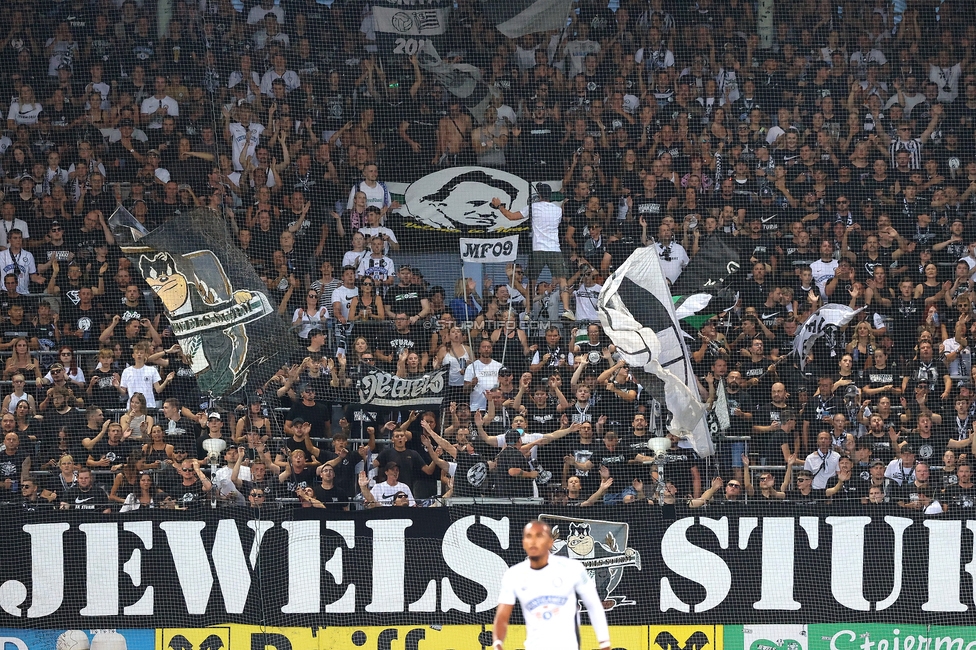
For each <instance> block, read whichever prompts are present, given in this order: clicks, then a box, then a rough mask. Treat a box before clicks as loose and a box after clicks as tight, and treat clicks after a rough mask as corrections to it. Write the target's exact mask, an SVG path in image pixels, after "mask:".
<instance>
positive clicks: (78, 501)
mask: <svg viewBox="0 0 976 650" xmlns="http://www.w3.org/2000/svg"><path fill="white" fill-rule="evenodd" d="M94 498H95V497H88V498H87V499H82V498H81V497H75V503H86V502H88V501H91V500H92V499H94Z"/></svg>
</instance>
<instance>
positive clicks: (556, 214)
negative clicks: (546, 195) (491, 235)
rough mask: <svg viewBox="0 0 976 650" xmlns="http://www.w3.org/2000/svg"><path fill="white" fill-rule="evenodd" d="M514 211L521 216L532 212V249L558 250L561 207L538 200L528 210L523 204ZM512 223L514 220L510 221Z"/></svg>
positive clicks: (552, 251) (555, 251)
mask: <svg viewBox="0 0 976 650" xmlns="http://www.w3.org/2000/svg"><path fill="white" fill-rule="evenodd" d="M516 212H518V213H520V214H521V215H522V216H523V217H528V216H529V213H530V212H531V214H532V250H533V251H536V252H545V253H558V252H559V223H560V222H561V221H562V220H563V209H562V208H561V207H559V206H558V205H557V204H555V203H548V202H545V201H538V202H536V203H533V204H532V209H531V210H529V207H528V206H525V207H523V208H521V209H519V210H516ZM512 223H513V224H514V223H516V222H512Z"/></svg>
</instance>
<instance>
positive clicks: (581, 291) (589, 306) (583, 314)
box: [573, 283, 603, 321]
mask: <svg viewBox="0 0 976 650" xmlns="http://www.w3.org/2000/svg"><path fill="white" fill-rule="evenodd" d="M602 289H603V287H602V286H601V285H599V284H594V285H593V286H592V287H587V286H585V285H583V284H582V283H580V285H579V286H578V287H576V290H575V291H573V297H574V298H575V299H576V318H577V319H579V320H588V321H599V320H600V315H599V314H598V313H597V311H596V306H597V303H598V301H599V300H600V291H601V290H602Z"/></svg>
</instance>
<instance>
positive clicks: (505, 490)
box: [494, 446, 597, 498]
mask: <svg viewBox="0 0 976 650" xmlns="http://www.w3.org/2000/svg"><path fill="white" fill-rule="evenodd" d="M513 467H518V468H519V469H521V470H522V471H523V472H529V471H531V470H532V468H531V467H529V461H527V460H526V458H525V456H523V455H522V452H520V451H519V450H518V449H516V448H515V447H514V446H508V447H505V448H504V449H502V451H501V452H500V453H499V454H498V456H496V457H495V473H494V476H495V496H497V497H508V498H526V497H531V496H532V481H531V480H529V479H528V478H524V477H521V476H509V474H508V470H509V469H511V468H513ZM592 473H594V474H596V473H597V471H596V469H593V470H592Z"/></svg>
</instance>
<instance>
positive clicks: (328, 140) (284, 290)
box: [0, 0, 976, 514]
mask: <svg viewBox="0 0 976 650" xmlns="http://www.w3.org/2000/svg"><path fill="white" fill-rule="evenodd" d="M619 5H620V6H619V8H616V9H615V10H613V11H612V10H611V9H609V8H608V7H607V3H606V2H605V1H603V2H601V1H599V0H578V3H577V4H574V10H573V13H572V14H571V15H570V21H569V25H568V27H567V28H566V29H565V30H560V31H557V32H552V33H542V34H530V35H527V36H522V37H520V38H518V39H514V40H509V39H507V38H505V37H504V36H502V35H501V34H500V33H499V32H498V31H497V30H496V29H494V27H493V26H492V25H491V24H489V22H488V21H487V20H486V18H485V17H484V16H482V15H481V14H480V13H479V7H480V6H481V3H478V2H475V1H474V0H458V2H457V7H456V8H455V10H454V11H453V13H452V17H451V22H452V25H451V29H450V30H449V33H448V38H449V40H450V50H449V51H447V52H444V53H442V54H444V55H445V56H444V58H445V60H448V61H450V62H453V63H464V64H471V65H473V66H476V67H477V68H479V69H480V70H481V72H482V75H483V79H484V81H485V82H486V83H487V84H488V86H490V87H491V88H492V89H493V90H494V95H493V98H492V100H491V102H490V106H488V107H487V108H486V109H485V110H484V111H483V112H481V111H479V112H478V113H477V114H475V113H474V112H472V111H469V110H468V108H467V107H466V106H465V105H464V103H462V102H461V101H460V100H459V99H458V98H456V97H454V96H453V95H451V94H450V93H449V92H448V91H447V90H445V89H444V88H442V87H441V86H439V85H438V84H437V83H436V82H434V81H433V80H432V79H430V78H429V76H428V75H427V74H426V73H425V71H424V69H423V67H422V66H421V63H420V61H419V59H418V58H417V56H416V55H414V56H409V57H408V56H389V55H385V54H383V53H378V52H377V51H376V50H377V47H376V41H375V38H376V35H375V33H374V32H373V30H372V28H371V26H370V25H371V19H370V15H369V9H368V5H366V4H365V3H362V2H354V1H351V0H350V1H343V0H334V2H332V3H331V5H324V4H317V3H315V2H313V1H311V0H309V1H304V0H281V2H280V4H276V3H275V2H273V1H272V0H260V1H259V2H254V0H249V1H248V2H245V3H244V5H243V6H237V5H235V4H232V3H231V2H229V1H228V0H201V1H200V2H195V1H194V2H188V1H183V0H180V1H178V2H174V3H173V14H172V15H171V16H167V18H166V20H165V21H164V22H159V21H158V20H157V12H156V11H155V3H151V2H146V3H141V2H136V1H134V0H123V1H122V2H112V1H109V0H104V1H102V2H90V1H89V0H61V1H55V0H42V1H41V2H36V3H30V2H25V1H20V0H17V1H10V2H5V3H3V5H2V6H0V18H2V21H0V24H2V27H0V62H2V65H0V103H2V104H4V105H6V115H7V124H6V131H5V135H3V137H2V138H0V167H2V179H3V182H4V193H3V198H2V204H0V217H2V222H0V248H2V250H0V269H2V276H3V277H2V279H3V290H2V292H0V310H2V315H3V321H2V323H0V351H2V352H3V354H4V355H5V358H4V362H5V367H4V370H3V380H4V383H3V386H4V393H5V394H6V397H5V398H4V400H3V405H2V417H0V429H2V433H3V436H4V440H3V447H2V448H0V501H3V502H6V503H8V504H13V505H16V506H19V505H23V507H24V508H27V509H29V510H34V509H37V510H43V509H51V508H64V509H68V508H78V509H95V510H102V511H105V512H112V511H118V510H122V511H128V510H133V509H137V508H139V507H191V506H195V505H197V504H200V503H205V502H209V501H210V500H211V499H216V500H218V501H220V502H221V503H224V504H236V505H249V506H250V507H254V508H262V507H272V504H273V502H274V501H276V500H277V501H279V502H282V503H288V504H297V506H300V507H323V508H348V507H350V504H354V507H373V506H393V505H402V506H414V505H418V506H419V505H440V504H443V503H445V501H444V500H443V497H449V496H450V497H470V498H482V497H484V498H489V497H491V498H504V499H509V498H526V499H544V500H546V501H548V502H552V503H556V504H569V505H579V506H589V505H594V504H599V503H603V504H606V505H617V504H620V505H624V504H639V503H648V504H651V505H654V504H658V503H673V502H679V503H681V502H687V503H688V505H689V506H690V507H709V506H710V507H715V506H717V505H719V504H734V503H741V502H755V501H762V502H767V501H785V502H790V503H794V504H800V505H807V504H815V505H817V506H824V507H829V504H836V503H838V502H856V503H862V504H865V506H871V505H878V504H890V505H892V506H899V507H904V508H907V509H914V510H918V511H920V512H924V513H926V514H937V513H939V512H942V511H946V510H948V511H952V510H955V509H957V508H971V507H973V504H974V500H976V499H974V497H976V487H974V485H973V481H972V465H971V463H972V461H973V453H974V451H976V450H974V449H973V445H974V443H973V441H974V440H976V435H974V424H976V399H974V398H976V394H974V383H973V364H972V354H971V347H970V346H969V342H970V341H969V339H970V337H971V336H973V334H974V332H976V319H974V313H976V310H974V304H973V303H974V287H973V285H974V271H976V220H974V213H976V140H974V137H976V67H974V66H973V65H972V51H973V46H974V45H976V23H974V22H973V18H972V15H971V12H967V11H966V10H965V9H966V3H963V2H958V1H955V0H946V1H945V2H936V3H932V2H914V1H909V2H884V1H882V0H874V1H870V2H869V1H865V2H834V1H831V0H823V1H818V0H801V1H799V2H795V3H782V4H777V6H776V12H775V16H774V19H773V20H774V24H773V25H771V26H770V30H771V33H770V34H768V35H766V36H764V38H766V39H768V43H766V42H764V41H763V40H761V39H760V35H759V34H758V32H757V16H756V15H755V11H754V7H753V5H752V3H749V2H743V1H742V0H698V1H697V2H670V1H666V0H621V1H620V2H619ZM615 6H616V4H615ZM462 165H480V166H485V167H495V168H504V169H507V170H509V171H512V172H514V173H522V172H526V171H527V170H532V173H533V174H534V177H535V178H539V174H540V170H542V171H543V172H544V174H545V176H546V177H547V178H549V179H551V180H552V181H553V182H554V183H558V182H559V181H561V185H560V187H561V191H559V190H558V188H555V187H550V185H545V184H541V185H540V186H539V187H538V196H537V198H536V199H535V202H534V203H533V204H532V206H531V211H527V210H526V208H527V207H528V206H518V205H508V206H506V205H504V204H502V203H500V202H498V201H494V200H493V201H492V202H491V204H492V206H493V207H495V208H496V210H497V211H498V213H499V214H501V215H502V216H503V217H504V218H508V219H512V220H519V219H521V218H523V217H526V216H529V217H531V231H532V241H531V244H532V245H531V248H532V252H531V254H530V255H529V257H528V262H527V264H526V265H525V266H523V265H522V264H520V263H510V264H508V265H507V266H505V268H504V272H502V271H501V270H499V272H498V274H497V276H493V275H492V274H491V273H488V274H486V276H485V279H484V281H483V282H482V281H476V280H475V279H472V278H464V277H461V278H458V280H457V282H456V285H455V286H453V287H441V286H429V284H428V283H427V282H426V281H425V279H424V271H425V270H427V271H428V273H429V272H430V269H423V268H417V267H416V265H414V266H413V267H411V266H409V265H406V264H403V263H398V262H397V257H398V256H399V255H406V254H415V253H421V252H425V250H424V249H423V248H422V247H420V248H417V246H418V244H416V243H413V242H416V241H417V239H416V238H413V239H411V238H408V237H404V230H403V228H402V223H401V218H400V216H399V215H398V212H397V211H398V208H399V207H400V205H399V203H398V201H397V198H396V197H394V196H392V195H391V192H390V190H389V187H388V184H387V182H388V180H399V179H401V178H410V179H414V178H417V177H419V176H422V175H424V174H427V173H430V172H433V171H436V170H439V169H448V168H451V167H455V166H462ZM557 192H561V194H558V193H557ZM120 205H121V206H123V207H125V208H126V209H127V210H128V211H129V212H131V214H132V215H133V216H134V217H135V219H136V220H138V221H139V222H140V223H141V224H143V225H144V226H145V227H146V228H147V229H150V230H151V229H153V228H155V227H157V226H159V225H161V224H164V223H166V221H167V220H169V219H171V218H173V217H174V216H176V215H181V214H185V213H187V212H189V211H192V210H197V209H202V210H205V211H208V212H207V213H206V214H205V215H204V216H201V217H199V218H211V219H222V220H225V221H226V222H227V224H228V227H229V229H230V231H231V232H232V233H233V235H234V237H235V238H236V240H237V242H238V245H239V248H240V249H241V250H242V251H243V252H244V254H245V255H246V256H247V258H248V259H249V260H250V261H251V263H252V265H253V266H254V268H255V270H256V271H257V273H258V274H259V276H260V277H261V279H262V280H263V281H264V282H265V284H266V287H267V291H268V294H269V295H270V296H272V297H273V298H274V299H275V300H277V302H278V305H279V310H278V311H279V314H280V315H281V317H282V318H284V319H286V320H288V321H290V322H291V323H292V324H293V332H294V336H295V337H296V345H295V349H296V352H295V353H294V354H293V355H292V358H290V359H289V360H288V363H287V364H285V365H283V367H282V368H281V369H280V370H279V371H278V372H277V373H276V374H275V376H274V377H273V378H272V379H271V380H270V381H269V382H268V383H267V384H266V385H264V386H263V387H262V388H260V389H258V390H255V391H253V392H252V393H251V394H249V395H248V396H247V397H246V398H232V399H224V400H220V401H219V402H218V403H216V404H214V403H212V402H209V401H208V400H207V398H206V396H203V395H201V394H200V390H199V388H198V386H197V384H196V380H195V377H194V374H193V372H192V371H191V369H190V363H189V360H188V359H187V357H186V356H185V355H184V354H183V351H182V349H181V348H180V346H179V345H178V344H177V343H176V339H175V337H174V335H173V332H172V331H171V329H170V328H169V327H168V324H167V321H166V319H165V316H164V315H163V311H162V306H161V304H160V303H159V301H158V299H157V298H156V297H155V295H154V294H152V292H151V291H150V290H149V287H148V285H147V284H146V283H145V282H144V281H143V280H142V279H141V277H140V276H139V273H138V271H137V270H135V269H133V268H132V264H131V261H130V260H129V259H127V258H126V257H125V256H124V255H122V253H121V250H120V248H119V247H118V246H117V244H116V241H115V237H114V236H113V234H112V231H111V229H110V227H109V225H108V220H109V217H110V216H111V215H112V214H113V213H114V212H115V211H116V208H117V207H118V206H120ZM712 239H715V240H716V241H717V242H720V243H721V244H722V245H724V246H726V247H727V248H728V249H730V250H734V251H736V252H737V254H738V256H739V259H740V262H741V268H740V270H739V271H738V272H737V273H736V274H735V275H734V276H733V277H732V284H733V286H734V288H735V291H736V293H737V302H736V304H735V306H734V307H733V308H731V309H729V310H726V311H723V312H721V313H717V314H714V315H711V316H709V317H707V318H702V319H701V321H700V326H698V327H694V326H692V325H690V324H687V325H686V326H687V330H688V332H687V333H688V335H689V339H688V344H689V348H690V353H691V354H692V357H693V361H694V364H695V367H696V369H697V371H698V378H699V381H700V390H701V393H702V395H703V396H707V400H708V404H709V406H710V407H713V408H727V409H728V413H723V414H722V416H723V417H721V418H715V420H714V421H725V420H728V422H729V426H728V427H727V428H726V429H724V430H717V431H716V432H715V435H716V444H717V447H718V449H719V452H720V453H719V454H718V455H717V456H715V457H709V458H700V457H698V456H697V455H696V454H695V453H694V452H693V450H692V449H691V448H690V443H689V442H688V441H687V440H679V439H676V438H672V440H671V443H672V449H671V451H669V452H668V454H667V463H666V465H665V466H664V473H665V474H664V477H665V479H666V481H661V482H659V481H658V476H657V472H658V465H656V464H655V463H654V462H653V461H654V460H655V459H654V457H653V452H651V451H650V450H649V449H648V446H647V439H648V438H649V437H652V436H655V435H657V434H658V432H659V431H661V430H663V428H664V427H665V425H666V422H667V419H668V412H667V410H666V409H665V410H664V411H663V412H661V411H660V405H659V404H657V403H656V402H654V401H653V400H652V399H651V397H650V393H649V391H647V390H645V388H644V387H643V386H642V385H640V383H638V380H637V378H636V377H635V375H637V376H639V375H638V374H637V373H636V372H635V373H632V372H631V371H630V370H629V369H628V367H627V365H626V364H625V363H624V362H623V361H622V360H621V359H620V356H619V354H617V353H616V351H615V348H614V346H613V345H612V344H611V342H610V341H609V339H608V337H607V336H606V333H605V332H603V331H602V329H601V326H600V324H599V321H598V317H597V311H596V301H597V298H598V296H599V292H600V290H601V289H602V283H603V281H604V280H605V278H606V277H607V276H608V275H609V274H610V273H611V272H613V270H614V269H616V268H617V267H618V266H619V265H620V264H621V263H622V262H623V261H624V260H625V259H626V258H627V257H628V256H629V255H630V254H631V253H632V252H633V251H634V250H636V249H637V248H639V247H643V246H651V247H654V248H655V249H656V250H657V251H658V253H659V255H660V259H661V265H662V268H663V271H664V273H665V275H666V276H667V278H668V280H669V281H670V282H672V283H674V282H675V281H677V280H678V278H679V277H680V276H681V274H682V273H683V272H684V270H685V269H686V267H688V266H689V264H694V263H695V261H696V258H697V257H698V256H699V253H700V252H701V251H702V250H704V249H705V248H706V247H707V246H709V245H710V244H712V243H713V242H710V240H712ZM411 247H414V249H413V250H411ZM446 255H447V254H445V256H446ZM455 257H456V254H455ZM445 259H446V257H445ZM452 259H453V258H452ZM827 303H842V304H846V305H850V306H851V307H853V308H855V309H859V310H860V311H859V312H858V313H857V315H856V316H855V318H854V320H853V321H852V322H851V323H850V324H849V325H848V326H846V327H845V328H843V329H842V330H840V331H835V332H829V333H828V335H827V336H824V337H822V338H821V339H819V340H818V341H817V342H816V344H815V346H814V348H813V350H812V352H811V353H810V354H809V355H808V357H807V358H805V359H800V358H798V356H797V355H795V354H790V352H791V351H792V350H793V337H794V336H795V335H796V332H797V329H798V327H800V326H802V324H803V322H804V321H805V320H806V319H807V318H808V317H809V316H810V315H811V314H812V313H813V312H814V311H815V310H817V309H818V308H819V307H821V306H822V305H824V304H827ZM540 322H543V323H546V324H545V325H544V326H542V327H536V328H531V327H529V326H528V324H530V323H536V324H538V323H540ZM686 323H687V322H686ZM801 362H802V363H801ZM444 367H446V368H447V371H448V373H447V378H448V384H449V387H448V389H447V391H448V394H447V396H446V397H445V398H444V400H443V403H442V408H441V409H433V410H426V409H422V410H411V409H410V408H392V409H391V408H383V409H377V408H371V407H370V406H369V405H363V404H359V403H358V400H359V398H358V394H357V392H356V386H357V382H358V380H359V379H360V378H362V377H363V376H365V375H367V374H370V373H373V372H387V373H391V374H395V375H397V376H398V377H400V378H404V379H410V378H416V377H419V376H422V375H423V374H424V373H427V372H431V371H433V370H436V369H438V368H444ZM720 395H721V399H720V398H719V396H720ZM235 399H236V401H235ZM719 429H721V427H719ZM208 439H221V440H224V441H226V443H227V445H228V446H227V447H226V450H225V451H224V452H223V453H222V454H220V455H219V458H215V457H214V456H213V455H212V454H211V453H210V452H208V450H207V449H206V446H207V445H206V444H205V443H206V441H207V440H208ZM266 504H267V505H266Z"/></svg>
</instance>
